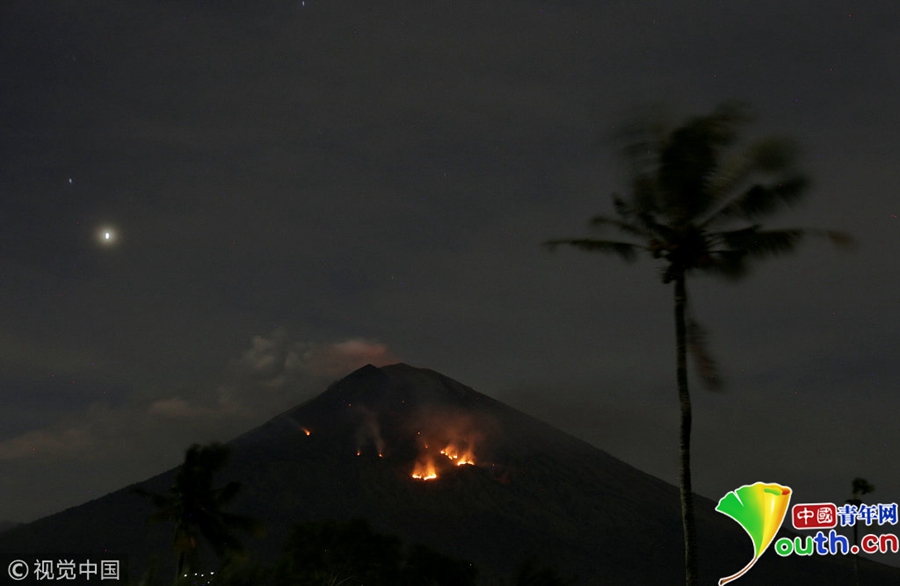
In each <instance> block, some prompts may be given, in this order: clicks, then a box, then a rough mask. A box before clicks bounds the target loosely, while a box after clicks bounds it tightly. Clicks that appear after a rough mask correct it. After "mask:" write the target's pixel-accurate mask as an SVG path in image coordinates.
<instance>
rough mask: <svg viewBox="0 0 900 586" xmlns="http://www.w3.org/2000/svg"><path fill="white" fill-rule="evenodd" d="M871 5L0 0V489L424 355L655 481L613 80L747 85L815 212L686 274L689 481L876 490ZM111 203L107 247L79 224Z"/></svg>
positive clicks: (211, 427)
mask: <svg viewBox="0 0 900 586" xmlns="http://www.w3.org/2000/svg"><path fill="white" fill-rule="evenodd" d="M898 24H900V8H898V7H897V6H896V3H894V2H888V1H884V2H875V1H872V2H851V1H843V2H838V1H830V0H823V1H817V2H784V1H783V0H778V1H753V2H749V1H748V2H727V3H725V2H713V1H709V0H706V1H700V0H697V1H683V2H677V3H674V2H650V1H644V0H627V1H626V0H623V1H602V2H601V1H590V2H589V1H576V0H571V1H561V2H543V3H541V2H537V1H532V0H516V1H504V0H498V1H492V2H472V1H468V0H462V1H456V2H447V1H435V0H424V1H422V0H417V1H415V2H413V1H408V2H407V1H395V2H389V3H375V2H350V1H344V0H306V1H305V3H304V2H298V1H293V0H291V1H287V0H269V1H266V2H250V1H249V0H248V1H244V2H238V1H236V0H234V1H225V2H213V1H200V0H196V1H180V2H175V1H165V0H155V1H149V0H135V1H133V2H127V3H122V2H101V1H99V0H80V1H79V2H76V3H73V2H61V1H55V0H44V1H41V2H32V1H25V0H7V1H5V2H3V4H2V7H0V72H2V84H0V112H2V113H3V115H2V119H0V129H2V130H0V132H2V135H0V136H2V143H0V148H2V152H0V211H2V214H0V222H2V229H0V254H2V264H0V267H2V270H0V312H2V313H0V471H2V472H0V497H2V498H0V519H11V520H17V521H28V520H31V519H34V518H37V517H40V516H43V515H47V514H50V513H53V512H55V511H58V510H60V509H62V508H65V507H69V506H73V505H76V504H79V503H81V502H84V501H86V500H88V499H92V498H96V497H99V496H102V495H103V494H105V493H107V492H109V491H111V490H114V489H117V488H120V487H121V486H123V485H125V484H128V483H131V482H135V481H138V480H142V479H144V478H146V477H148V476H150V475H152V474H155V473H157V472H159V471H161V470H163V469H166V468H168V467H171V466H174V465H177V464H178V463H179V462H180V460H181V458H182V456H183V453H184V449H185V448H186V447H187V446H188V445H189V444H190V443H192V442H195V441H197V442H205V441H210V440H213V439H218V440H227V439H230V438H231V437H233V436H234V435H236V434H237V433H240V432H242V431H245V430H247V429H249V428H251V427H253V426H255V425H257V424H260V423H262V422H263V421H265V420H266V419H268V418H270V417H272V416H274V415H276V414H277V413H279V412H280V411H282V410H284V409H286V408H288V407H291V406H293V405H296V404H298V403H300V402H302V401H303V400H305V399H306V398H308V397H310V396H312V395H314V394H316V393H318V392H321V391H322V390H324V388H325V386H326V385H327V384H328V383H329V382H331V381H333V380H335V379H336V378H338V377H340V376H342V375H344V374H346V373H348V372H349V371H350V370H352V369H353V368H355V367H357V366H361V365H363V364H365V363H366V362H373V363H375V364H386V363H390V362H394V361H397V360H402V361H404V362H407V363H409V364H412V365H414V366H420V367H426V368H431V369H434V370H437V371H439V372H442V373H443V374H446V375H448V376H450V377H452V378H455V379H457V380H459V381H460V382H462V383H464V384H467V385H469V386H472V387H474V388H475V389H476V390H479V391H481V392H484V393H486V394H489V395H492V396H494V397H497V398H499V399H501V400H503V401H506V402H508V403H509V404H511V405H513V406H515V407H518V408H520V409H522V410H524V411H526V412H528V413H530V414H532V415H535V416H537V417H539V418H542V419H545V420H547V421H549V422H551V423H553V424H554V425H557V426H558V427H560V428H562V429H564V430H566V431H568V432H570V433H572V434H574V435H576V436H578V437H580V438H582V439H584V440H586V441H588V442H590V443H592V444H594V445H596V446H597V447H599V448H602V449H604V450H607V451H608V452H610V453H611V454H613V455H615V456H618V457H620V458H621V459H623V460H625V461H626V462H629V463H631V464H633V465H635V466H637V467H638V468H641V469H642V470H645V471H647V472H649V473H651V474H654V475H656V476H659V477H661V478H663V479H665V480H667V481H670V482H676V480H677V441H676V439H677V425H678V407H677V400H676V389H675V373H674V362H675V358H674V352H675V350H674V325H673V318H672V290H671V287H670V286H664V285H662V284H661V282H660V279H659V273H658V267H655V266H654V264H653V262H652V261H650V260H645V261H644V262H641V263H637V264H635V265H632V266H628V265H623V264H622V263H621V262H619V261H618V259H616V258H612V257H605V256H592V255H586V254H583V253H580V252H577V251H568V250H561V251H558V252H557V253H554V254H551V253H549V252H548V251H546V250H545V249H543V248H542V247H540V246H539V244H540V243H541V242H542V241H544V240H546V239H549V238H555V237H566V236H581V235H587V234H589V231H588V228H587V227H586V220H587V219H588V218H590V217H591V216H592V215H594V214H596V213H610V212H611V205H610V202H609V197H608V195H609V193H611V192H612V191H615V190H618V189H621V188H623V186H624V185H625V180H626V177H627V175H626V174H625V172H624V171H623V169H622V165H621V161H620V159H618V158H617V156H616V149H617V148H618V145H617V143H616V142H615V141H614V140H613V137H614V136H615V135H616V132H617V129H618V128H620V125H621V123H622V121H623V120H624V119H625V118H626V117H627V116H628V115H630V114H631V113H633V112H634V111H635V109H640V108H648V107H661V108H663V109H664V110H665V111H667V112H669V113H670V116H671V119H672V120H673V121H675V122H677V121H679V120H682V119H684V117H686V116H689V115H695V114H700V113H705V112H708V111H710V110H711V109H712V108H713V107H714V106H715V105H716V104H718V103H720V102H721V101H723V100H725V99H730V98H737V99H742V100H746V101H747V102H749V103H750V104H751V105H752V106H753V108H754V110H755V112H756V113H757V115H758V117H757V121H756V123H754V124H753V125H751V126H749V127H748V128H747V129H746V134H747V136H748V138H752V137H754V136H757V137H758V136H764V135H766V134H770V133H773V132H775V133H778V134H785V135H788V136H793V137H795V138H796V139H797V140H799V141H801V142H802V144H803V147H804V157H803V167H804V168H805V170H806V171H808V172H809V174H810V176H811V177H812V179H813V181H814V184H813V188H812V189H811V190H810V193H809V196H808V198H807V200H806V201H805V202H804V204H803V205H802V206H798V207H797V208H796V209H795V210H792V211H791V212H790V213H786V214H783V215H781V216H778V217H777V218H774V219H773V220H772V224H771V225H773V226H794V225H798V226H810V227H827V228H835V229H841V230H844V231H847V232H849V233H851V234H853V235H854V236H855V237H856V238H857V240H858V241H859V245H858V247H857V248H856V249H855V250H854V251H852V252H845V251H839V250H835V249H834V248H833V247H832V246H830V245H829V244H828V243H827V242H824V241H817V240H815V239H811V240H809V241H808V242H806V243H805V245H804V247H803V248H802V249H801V251H800V252H799V253H798V254H796V255H794V256H792V257H788V258H782V259H775V260H772V261H769V262H767V263H765V264H761V265H759V267H758V269H757V270H756V271H755V272H753V273H752V274H751V275H750V276H749V277H748V278H747V279H746V280H744V281H742V282H740V283H738V284H729V283H723V282H719V281H716V280H711V279H708V278H703V277H700V278H697V279H693V280H692V281H690V282H689V292H690V295H691V300H692V304H693V306H694V309H695V313H696V315H697V317H698V318H699V319H700V321H701V322H703V323H704V324H705V325H706V326H707V328H708V329H709V330H710V332H711V335H712V338H711V344H712V346H711V347H712V349H713V351H714V353H715V354H716V356H717V358H718V360H719V362H720V364H721V368H722V371H723V374H724V377H725V380H726V383H727V386H726V388H725V390H724V391H723V392H720V393H717V394H713V393H710V392H707V391H704V390H703V389H701V388H700V387H699V385H695V387H694V399H695V401H694V404H695V434H694V438H695V449H694V482H695V488H696V489H697V490H698V492H700V493H701V494H703V495H706V496H708V497H710V498H714V499H716V500H717V499H718V498H720V497H721V496H722V495H724V494H725V493H726V492H727V491H729V490H732V489H734V488H737V487H738V486H740V485H742V484H749V483H753V482H755V481H758V480H759V481H766V482H778V483H781V484H786V485H788V486H791V487H793V488H794V491H795V492H794V494H795V502H804V501H805V502H820V501H833V502H843V500H844V499H845V498H847V497H848V496H849V494H848V493H849V491H850V481H851V479H852V478H853V477H855V476H864V477H865V478H867V479H868V480H869V481H870V482H872V483H873V484H875V485H876V487H877V491H876V493H875V494H874V495H873V497H874V498H873V502H895V501H898V500H900V469H898V467H897V464H896V462H897V459H898V456H900V428H898V425H897V413H898V408H900V393H898V387H900V366H898V359H897V356H898V348H900V344H898V325H900V318H898V305H897V291H898V285H900V266H898V263H897V260H896V256H895V255H896V254H897V252H898V250H900V241H898V235H900V234H898V228H900V219H898V214H900V201H898V194H900V175H898V171H897V170H898V167H897V164H898V161H900V146H898V145H900V141H898V135H900V73H898V70H897V56H898V55H900V30H898ZM102 229H109V230H112V231H113V235H114V237H115V238H114V241H113V242H111V243H110V244H109V245H105V244H104V243H103V242H101V239H100V238H98V231H99V230H102Z"/></svg>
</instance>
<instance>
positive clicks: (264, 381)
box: [233, 328, 399, 388]
mask: <svg viewBox="0 0 900 586" xmlns="http://www.w3.org/2000/svg"><path fill="white" fill-rule="evenodd" d="M398 361H399V359H398V358H397V356H395V355H394V354H393V352H391V351H390V350H389V349H388V347H387V345H386V344H383V343H381V342H377V341H374V340H367V339H365V338H350V339H348V340H345V341H343V342H332V343H326V344H311V343H308V342H291V341H290V339H289V338H288V335H287V333H286V332H285V330H284V329H282V328H279V329H277V330H275V331H273V332H272V333H271V334H269V336H268V337H264V336H254V337H253V339H252V340H251V341H250V348H249V349H247V350H246V351H244V353H243V355H242V356H241V358H240V360H239V361H238V362H237V364H236V368H235V369H234V372H233V375H235V376H236V377H237V378H241V379H243V380H244V381H245V382H246V381H254V382H255V383H257V384H258V385H260V386H263V387H269V388H276V387H281V386H284V385H285V384H288V383H290V382H292V381H296V380H297V379H299V378H302V377H309V376H311V377H317V378H322V377H328V378H335V377H340V376H344V375H347V374H350V373H351V372H352V371H354V370H356V369H357V368H360V367H363V366H365V365H366V364H372V365H374V366H384V365H386V364H393V363H395V362H398Z"/></svg>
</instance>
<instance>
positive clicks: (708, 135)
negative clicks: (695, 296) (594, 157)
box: [544, 103, 851, 586]
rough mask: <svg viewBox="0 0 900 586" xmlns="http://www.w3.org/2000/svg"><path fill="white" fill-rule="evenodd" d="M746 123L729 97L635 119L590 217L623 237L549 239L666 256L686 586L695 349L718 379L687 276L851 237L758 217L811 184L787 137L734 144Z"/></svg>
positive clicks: (727, 271)
mask: <svg viewBox="0 0 900 586" xmlns="http://www.w3.org/2000/svg"><path fill="white" fill-rule="evenodd" d="M749 121H750V116H749V115H748V112H747V110H746V108H745V107H744V106H743V105H741V104H737V103H726V104H722V105H720V106H719V107H717V108H716V109H715V110H714V111H713V112H712V113H711V114H708V115H706V116H698V117H694V118H691V119H689V120H687V121H686V122H685V123H684V124H682V125H681V126H679V127H677V128H675V129H673V130H666V129H664V128H663V129H660V127H658V126H653V125H648V124H643V125H638V126H635V127H634V128H633V129H632V131H631V132H630V136H629V139H630V143H629V146H628V147H627V148H626V149H625V151H624V154H625V156H626V160H627V161H628V163H629V167H630V168H629V171H630V174H631V189H630V193H629V194H627V195H625V194H613V196H612V199H613V209H614V210H615V215H614V216H606V215H601V216H596V217H595V218H593V219H592V220H591V222H590V223H591V224H592V225H593V226H594V227H596V228H601V229H603V228H611V229H614V230H617V231H618V232H619V233H620V234H622V235H623V236H625V237H627V239H626V240H607V239H597V238H568V239H558V240H550V241H548V242H545V243H544V244H545V245H546V246H547V247H549V248H550V249H551V250H552V249H555V248H556V247H558V246H561V245H566V246H572V247H575V248H578V249H580V250H584V251H588V252H601V253H612V254H616V255H618V256H620V257H621V258H622V259H624V260H625V261H629V262H630V261H633V260H635V259H636V258H637V256H638V254H640V253H647V254H649V255H650V256H651V257H652V258H654V259H662V260H663V261H664V265H663V269H662V275H661V276H662V282H663V283H666V284H667V283H674V285H675V286H674V290H675V291H674V293H675V338H676V378H677V382H678V400H679V405H680V410H681V426H680V437H679V460H680V462H679V477H680V493H681V516H682V524H683V530H684V544H685V574H686V576H685V577H686V582H685V583H686V584H688V585H689V586H693V585H694V584H695V583H696V580H697V555H696V535H695V528H694V505H693V493H692V488H691V397H690V393H689V391H688V376H687V351H688V349H690V350H692V352H693V353H694V357H695V363H696V366H697V367H698V370H699V373H700V375H701V379H702V380H703V382H705V383H708V384H709V385H710V386H713V387H714V386H715V385H716V384H717V383H718V377H717V375H716V372H715V364H714V363H713V362H712V360H711V359H710V358H709V356H708V354H706V352H705V348H704V346H705V345H704V336H703V332H702V330H701V329H700V328H699V326H698V325H697V324H696V322H694V321H693V320H692V319H691V318H690V316H689V315H688V314H687V307H688V296H687V287H686V279H687V277H688V275H693V274H696V273H701V272H702V273H714V274H718V275H720V276H724V277H729V278H739V277H742V276H743V275H744V274H746V270H747V264H748V261H751V260H756V259H762V258H766V257H769V256H774V255H779V254H785V253H789V252H791V251H792V250H794V248H795V247H796V246H797V244H798V243H799V242H800V240H801V239H802V237H803V236H804V235H805V234H815V235H824V236H828V237H829V238H831V240H832V241H834V242H835V243H836V244H850V242H851V240H850V238H849V237H848V236H846V235H844V234H841V233H838V232H830V231H823V230H802V229H778V230H766V229H763V228H762V226H761V225H760V223H759V221H760V219H762V218H764V217H767V216H769V215H771V214H773V213H775V212H778V211H781V210H782V209H783V208H785V207H787V206H789V205H790V204H792V203H794V202H797V201H798V200H800V199H801V197H802V196H803V195H804V193H805V191H806V188H807V184H808V182H807V180H806V178H805V177H804V176H803V175H802V174H800V173H798V172H796V171H795V170H794V166H793V164H794V160H795V158H796V157H795V155H796V149H795V147H794V144H793V143H792V142H791V141H789V140H786V139H782V138H767V139H764V140H760V141H758V142H755V143H753V144H751V145H750V146H749V148H745V149H741V150H740V151H737V149H735V148H733V147H735V146H736V144H735V143H736V140H737V136H738V132H737V131H738V129H739V128H740V127H741V126H743V125H744V124H746V123H747V122H749Z"/></svg>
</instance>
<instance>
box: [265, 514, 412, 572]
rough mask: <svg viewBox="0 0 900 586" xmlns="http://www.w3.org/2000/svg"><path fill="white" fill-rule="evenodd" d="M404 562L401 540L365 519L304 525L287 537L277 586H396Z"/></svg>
mask: <svg viewBox="0 0 900 586" xmlns="http://www.w3.org/2000/svg"><path fill="white" fill-rule="evenodd" d="M401 559H402V556H401V553H400V540H399V539H398V538H397V537H393V536H387V535H379V534H377V533H375V532H373V531H372V529H371V528H370V527H369V525H368V523H366V522H365V521H363V520H354V521H350V522H348V523H338V522H336V521H322V522H313V523H304V524H301V525H297V526H296V527H294V529H293V530H292V531H291V534H290V535H289V536H288V539H287V541H286V543H285V556H284V558H283V561H282V563H281V564H280V566H279V569H278V579H279V582H278V583H279V584H285V585H287V584H310V585H316V586H326V585H331V584H345V585H347V586H351V585H358V584H367V585H371V586H396V584H398V582H399V579H400V562H401Z"/></svg>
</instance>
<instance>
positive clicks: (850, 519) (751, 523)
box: [716, 482, 900, 586]
mask: <svg viewBox="0 0 900 586" xmlns="http://www.w3.org/2000/svg"><path fill="white" fill-rule="evenodd" d="M790 502H791V489H790V488H788V487H787V486H781V485H780V484H767V483H765V482H757V483H755V484H749V485H745V486H742V487H740V488H738V489H735V490H732V491H731V492H729V493H728V494H726V495H725V496H723V497H722V498H721V499H720V500H719V505H718V506H717V507H716V510H717V511H719V512H720V513H722V514H723V515H728V516H729V517H731V518H732V519H734V520H735V521H736V522H737V523H738V525H740V526H741V527H743V528H744V531H746V532H747V535H749V536H750V539H752V540H753V559H752V560H750V563H749V564H747V565H746V566H744V568H743V569H742V570H741V571H740V572H738V573H737V574H734V575H732V576H727V577H725V578H720V579H719V586H724V585H725V584H728V583H729V582H731V581H733V580H737V579H738V578H740V577H741V576H743V575H744V574H746V573H747V571H748V570H749V569H750V568H752V567H753V564H755V563H756V560H758V559H759V558H760V556H761V555H762V554H763V553H764V552H765V551H766V549H767V548H768V547H769V545H771V544H772V540H774V539H775V534H777V533H778V530H779V529H780V528H781V524H782V523H783V522H784V517H785V515H786V514H787V510H788V506H789V505H790ZM898 509H900V507H898V506H897V503H877V504H872V505H869V504H864V503H862V502H860V501H847V504H845V505H842V506H837V505H835V504H834V503H801V504H797V505H794V506H793V508H792V509H791V522H792V524H793V525H794V529H800V530H804V531H806V530H818V531H816V534H815V535H797V536H794V537H793V538H791V537H782V538H781V539H778V540H777V541H775V546H774V549H775V553H776V554H778V555H779V556H781V557H787V556H790V555H799V556H811V555H837V554H843V555H847V554H848V553H849V554H852V555H857V554H859V553H867V554H871V553H898V552H900V537H898V536H897V535H895V534H893V533H882V534H865V535H863V536H862V538H861V539H860V540H859V543H856V542H855V541H856V540H855V538H854V543H852V544H851V543H850V540H849V539H848V538H847V537H845V536H843V535H841V534H839V533H838V532H837V531H835V529H834V528H835V527H837V526H838V525H840V526H841V527H853V526H855V525H856V524H857V523H856V522H857V521H862V522H863V523H865V524H866V526H867V527H869V526H871V525H873V524H875V523H877V524H878V525H879V526H882V525H897V524H898V518H900V516H898ZM822 529H828V530H829V531H828V533H827V534H826V533H825V532H824V531H821V530H822Z"/></svg>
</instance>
